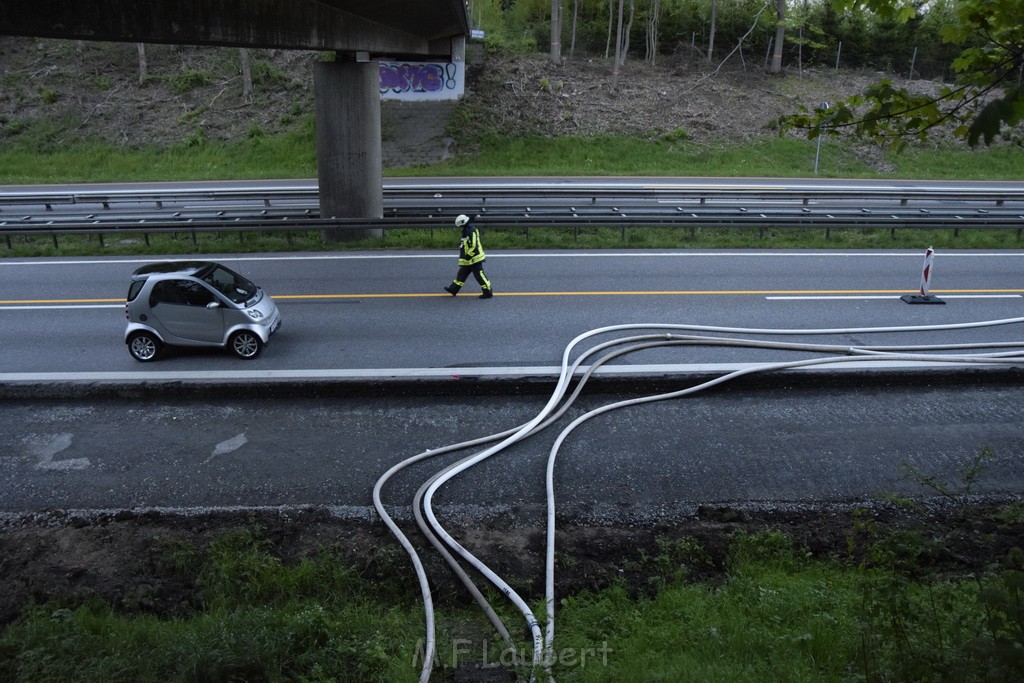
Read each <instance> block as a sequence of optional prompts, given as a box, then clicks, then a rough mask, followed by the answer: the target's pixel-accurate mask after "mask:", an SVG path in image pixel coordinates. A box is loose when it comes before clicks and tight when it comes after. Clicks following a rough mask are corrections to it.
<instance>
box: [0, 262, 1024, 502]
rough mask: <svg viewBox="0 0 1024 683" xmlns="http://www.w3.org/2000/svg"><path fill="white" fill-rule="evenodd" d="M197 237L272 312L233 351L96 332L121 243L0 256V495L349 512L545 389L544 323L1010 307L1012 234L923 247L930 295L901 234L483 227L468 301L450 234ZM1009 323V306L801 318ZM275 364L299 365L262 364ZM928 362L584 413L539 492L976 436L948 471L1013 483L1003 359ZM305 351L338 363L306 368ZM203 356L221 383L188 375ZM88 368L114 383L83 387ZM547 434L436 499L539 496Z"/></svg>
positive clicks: (549, 364) (678, 483)
mask: <svg viewBox="0 0 1024 683" xmlns="http://www.w3.org/2000/svg"><path fill="white" fill-rule="evenodd" d="M223 261H224V262H226V263H227V264H228V265H230V266H231V267H233V268H235V269H237V270H239V271H240V272H242V273H244V274H246V275H248V276H250V277H251V278H252V279H253V280H255V281H256V282H258V283H259V284H261V285H263V286H264V287H265V288H266V289H267V290H268V291H269V292H270V293H271V294H272V295H273V296H274V297H275V298H276V299H278V300H279V302H280V307H281V309H282V312H283V314H284V319H285V325H284V327H283V329H282V330H281V332H280V333H279V335H277V338H275V339H274V340H273V341H272V343H271V345H270V346H268V348H267V350H266V351H265V353H264V354H263V356H261V357H260V358H259V359H257V360H255V361H252V362H244V361H240V360H236V359H234V358H232V357H230V356H228V355H226V354H222V353H218V352H184V353H179V354H174V355H172V356H170V357H168V358H167V359H166V360H162V361H160V362H158V363H154V364H150V365H142V364H139V363H136V362H135V361H134V360H132V359H131V358H130V356H129V355H128V353H127V351H126V349H125V347H124V344H123V343H122V331H123V325H124V318H123V304H122V302H123V297H124V292H126V291H127V277H128V274H129V273H130V272H131V270H133V269H134V268H135V267H137V266H138V265H139V262H138V261H137V260H129V259H54V260H50V259H45V260H44V259H35V260H24V261H16V260H4V261H0V284H2V290H0V291H2V294H0V349H2V350H3V352H2V354H0V388H3V390H4V393H3V396H2V397H0V511H3V512H11V513H17V512H21V511H25V510H43V509H49V508H114V509H117V508H125V507H130V508H137V507H153V506H159V507H170V508H206V507H211V506H212V507H222V506H232V505H242V506H255V505H307V504H315V505H332V506H338V507H339V508H341V509H344V510H348V511H350V512H351V513H352V514H355V515H367V514H368V508H367V506H368V505H369V502H370V490H371V489H372V487H373V483H374V482H375V481H376V479H377V477H379V476H380V474H382V473H383V472H384V471H385V470H386V469H387V468H388V467H390V466H391V465H392V464H394V463H395V462H397V461H398V460H399V459H401V458H403V457H408V456H410V455H414V454H416V453H419V452H420V451H422V450H424V449H426V448H438V447H440V446H444V445H446V444H448V443H453V442H456V441H459V440H462V439H465V438H469V437H476V436H480V435H484V434H488V433H491V432H493V431H496V430H498V429H506V428H508V427H510V426H514V425H516V424H520V423H521V422H523V421H525V420H527V419H529V418H530V417H532V416H533V415H534V414H535V413H536V412H537V411H538V410H540V409H541V407H542V406H543V405H544V403H545V401H546V399H547V392H548V391H549V390H550V387H549V386H548V379H547V375H545V374H544V373H553V372H555V370H556V369H557V368H556V366H557V365H558V363H559V360H560V357H561V354H562V350H563V348H564V346H565V345H566V344H567V343H568V342H569V340H571V339H572V338H573V337H575V336H576V335H578V334H581V333H582V332H584V331H586V330H588V329H591V328H594V327H598V326H602V325H613V324H622V323H654V322H657V323H663V322H670V323H688V324H704V325H728V326H744V327H769V328H782V327H784V328H805V329H806V328H833V327H842V328H849V327H854V328H860V327H888V326H894V325H899V326H906V325H926V324H948V323H963V322H976V321H982V320H993V319H1008V318H1016V317H1020V316H1021V315H1022V313H1024V299H1022V298H1021V297H1022V294H1024V289H1022V283H1021V277H1020V275H1021V273H1022V272H1024V267H1022V266H1024V252H995V253H966V252H958V253H943V254H940V255H939V257H938V258H937V260H936V267H935V276H934V279H933V281H932V288H933V292H934V293H936V294H938V295H939V296H941V297H942V298H943V299H945V300H946V301H947V304H945V305H942V306H928V305H924V306H912V305H908V304H905V303H903V302H902V301H900V300H899V298H898V296H899V295H900V294H902V293H907V292H912V291H915V290H916V288H917V285H918V281H919V278H920V267H921V264H922V255H921V254H920V253H917V254H915V253H909V252H899V253H896V252H879V253H875V252H869V253H861V254H858V253H852V252H828V253H824V252H822V253H816V252H773V251H765V252H743V253H740V252H707V253H695V252H687V251H680V252H664V253H652V252H620V253H606V252H601V253H565V252H556V253H544V252H517V253H506V252H500V251H497V252H494V253H493V254H491V255H490V257H489V259H488V273H489V275H490V277H491V278H492V280H493V281H494V283H495V288H496V291H497V292H498V296H496V297H495V298H494V299H492V300H489V301H481V300H479V299H477V298H476V297H475V296H474V295H473V291H472V290H473V289H474V285H472V284H470V285H469V286H467V288H466V291H467V294H469V296H462V295H460V296H459V297H458V298H456V299H452V298H451V297H449V296H447V295H444V294H443V293H441V292H440V287H441V286H442V285H444V284H445V283H446V282H447V281H448V280H449V279H450V278H451V276H452V274H453V272H454V266H455V263H454V257H453V256H452V255H451V254H436V253H402V254H363V253H360V254H330V255H299V254H289V255H277V256H251V257H229V258H224V259H223ZM1021 337H1022V334H1021V326H1020V324H1019V323H1017V324H1014V325H1003V326H999V327H994V328H983V329H979V330H957V331H945V332H941V333H929V334H920V333H917V334H909V333H891V334H883V335H868V334H865V333H849V334H845V333H844V334H838V335H830V336H829V337H828V338H826V339H825V341H830V342H836V343H844V344H872V343H879V344H896V343H900V344H902V343H914V344H923V343H950V342H967V341H975V340H978V339H984V340H986V341H992V340H1005V341H1015V340H1020V339H1021ZM793 338H798V337H793ZM799 339H800V340H802V341H807V339H804V338H803V337H799ZM815 341H820V340H819V339H817V338H815ZM796 357H799V356H796ZM783 358H784V359H792V358H794V355H793V354H789V353H784V352H780V351H751V350H749V349H719V348H694V347H682V348H681V349H674V350H664V351H657V352H644V353H641V354H639V355H638V356H637V357H635V358H632V357H631V358H627V359H625V360H621V361H616V362H618V363H620V365H624V366H626V367H627V368H630V369H642V368H643V367H645V366H650V365H658V366H660V367H661V371H660V372H659V373H656V374H658V375H670V374H671V373H669V372H667V371H665V366H667V365H673V366H681V367H682V368H683V375H682V376H681V377H679V378H675V379H673V378H671V377H668V378H665V377H661V378H660V379H657V380H655V381H658V382H661V383H662V385H663V386H662V387H661V389H660V390H665V389H664V385H665V384H666V383H667V384H668V385H670V386H671V388H679V387H681V386H688V385H689V384H692V383H693V381H694V380H693V377H694V376H696V375H697V374H699V373H710V374H713V373H714V372H716V371H719V370H723V369H727V368H730V367H734V366H735V365H734V364H738V363H749V362H760V361H765V360H769V359H783ZM530 368H541V369H542V370H543V372H541V373H540V374H539V375H538V377H539V379H535V380H534V382H533V383H532V384H528V385H524V384H522V383H519V382H518V381H512V380H506V381H509V382H512V383H509V384H493V383H490V382H478V381H475V380H474V379H473V378H472V375H473V374H474V371H480V370H481V369H486V371H485V372H483V374H485V375H499V376H500V375H501V372H499V371H505V375H506V376H507V377H519V376H521V375H526V374H529V372H528V370H529V369H530ZM395 369H403V372H397V371H395ZM354 370H359V371H362V373H363V374H359V373H353V372H352V371H354ZM410 370H419V371H428V370H429V371H436V374H434V375H431V377H432V378H433V379H432V383H431V384H430V385H424V387H421V388H420V389H416V388H415V386H417V385H415V384H409V383H403V384H400V385H399V384H396V385H394V390H392V386H391V385H389V384H388V382H387V381H384V382H376V383H373V384H371V385H369V386H370V387H371V388H370V389H368V390H367V391H365V392H361V391H360V389H359V387H360V386H362V385H361V384H360V382H363V381H365V380H366V379H367V378H368V377H372V376H374V373H375V375H376V376H377V377H403V378H405V379H410V378H412V379H415V378H416V374H415V373H413V372H410ZM281 371H288V372H292V373H294V376H293V377H290V379H299V380H301V381H302V383H301V384H300V385H298V386H296V385H294V384H293V383H291V382H286V381H284V380H282V378H281V377H279V376H275V375H274V374H273V373H275V372H281ZM930 372H931V370H924V371H915V372H913V373H911V374H906V375H901V374H900V373H898V372H897V373H895V374H890V373H888V372H887V373H885V374H882V375H871V374H870V373H869V375H868V376H866V375H865V374H864V373H859V372H848V373H846V374H842V373H833V372H829V373H822V374H821V375H820V376H813V377H810V378H808V377H807V376H806V375H801V376H800V378H799V379H798V378H796V377H790V378H789V379H784V378H783V379H776V380H769V381H765V382H762V383H752V384H746V385H734V386H730V385H725V386H723V387H720V388H717V389H714V390H712V391H710V392H707V393H701V394H697V395H694V396H692V397H689V398H685V399H678V400H673V401H665V402H660V403H651V404H647V405H644V406H637V407H632V408H626V409H623V410H621V411H616V412H614V413H611V414H608V415H605V416H601V417H600V418H597V419H595V420H594V421H592V422H589V423H587V424H586V425H584V426H583V427H582V428H581V429H580V430H578V431H577V433H575V434H574V435H573V436H572V437H571V438H570V439H569V440H567V443H566V447H565V449H566V450H565V451H564V452H563V454H562V456H560V462H559V465H558V468H557V469H556V479H557V483H558V489H559V492H560V493H559V495H560V497H561V498H560V499H561V500H562V501H563V503H564V505H565V506H566V507H565V508H564V509H565V510H566V511H568V512H571V513H573V514H575V515H578V516H584V517H587V516H589V517H599V518H601V519H605V520H610V521H621V520H622V519H632V518H638V517H644V516H650V515H657V514H661V513H665V514H672V512H673V511H679V510H683V509H685V508H686V507H687V506H691V505H693V504H699V503H702V502H726V503H730V502H732V503H743V504H752V503H758V502H772V503H773V504H779V503H780V502H782V503H788V502H793V503H808V502H821V501H840V502H842V501H852V500H860V499H863V498H866V497H874V496H878V495H881V494H884V493H903V494H922V495H927V494H929V493H934V490H931V489H929V488H928V487H924V486H921V485H920V483H919V481H916V480H917V479H919V478H920V477H921V476H934V477H936V478H937V479H938V480H939V481H942V482H943V483H944V484H945V485H947V486H949V487H951V488H954V489H956V488H957V487H958V486H960V484H961V482H962V478H963V472H964V471H965V469H966V468H969V467H970V466H971V463H972V462H973V460H974V459H975V458H976V457H978V456H979V455H980V454H981V453H982V452H986V453H988V452H989V450H987V449H990V452H991V456H989V457H988V459H987V462H986V466H987V471H986V472H985V474H984V476H983V477H982V478H981V479H980V480H979V482H978V484H977V485H976V486H975V488H974V490H973V491H974V492H975V493H979V494H986V495H995V496H1008V495H1009V496H1014V495H1019V494H1020V493H1021V492H1022V491H1024V467H1021V466H1020V457H1021V455H1022V454H1024V419H1022V418H1024V400H1022V399H1024V383H1022V382H1021V379H1020V374H1019V373H1018V372H1015V371H1009V372H996V371H979V370H955V371H951V372H949V371H946V372H942V371H938V370H936V371H935V374H934V375H931V374H929V373H930ZM136 373H142V374H141V375H140V374H136ZM217 373H224V374H223V375H218V374H217ZM332 373H337V374H334V375H332ZM346 373H347V374H346ZM331 377H344V378H347V379H348V380H350V383H348V384H344V385H343V386H344V388H343V389H337V387H335V389H323V387H324V386H327V385H326V384H324V383H323V382H324V380H325V378H331ZM140 378H141V380H142V381H144V384H142V385H140V384H139V382H140ZM213 378H216V379H218V380H220V381H221V382H222V383H220V384H214V385H204V386H201V388H199V389H196V388H194V387H195V386H197V385H203V382H204V381H205V380H208V379H213ZM268 378H270V379H271V380H273V381H266V380H268ZM69 379H70V380H72V381H70V382H69V381H68V380H69ZM122 380H123V382H124V383H123V384H119V382H120V381H122ZM160 382H167V384H161V383H160ZM104 383H107V384H106V386H108V387H113V389H112V390H110V391H99V390H97V389H96V387H97V386H99V385H103V384H104ZM47 387H49V388H48V389H47ZM118 387H120V388H118ZM140 387H141V388H140ZM410 387H414V388H412V389H410ZM649 389H651V387H650V386H649V385H648V384H647V383H645V382H638V383H637V385H636V386H630V387H626V386H623V385H617V386H616V387H614V390H613V389H611V388H610V387H609V386H608V385H604V386H597V387H595V388H594V391H593V392H590V391H588V392H586V393H585V394H584V397H583V398H582V399H581V405H580V406H574V408H573V415H574V416H575V415H578V414H580V413H581V412H582V411H583V407H584V406H585V407H586V408H588V409H589V408H594V407H597V406H599V405H603V404H604V403H607V402H610V401H615V400H619V399H621V398H624V397H627V396H635V395H640V394H642V393H644V392H647V391H648V390H649ZM37 390H38V391H40V392H42V393H33V392H34V391H37ZM556 435H557V434H556V432H553V431H550V432H545V433H544V434H541V435H538V436H537V437H535V438H534V440H533V441H531V442H528V443H526V444H521V445H517V446H515V447H514V448H513V449H511V450H510V451H508V452H507V453H504V454H501V455H500V456H499V457H496V458H495V459H493V460H489V461H487V462H486V463H485V464H484V465H483V466H481V468H479V469H477V470H474V471H473V472H472V473H471V474H469V475H467V476H466V477H465V478H460V479H459V480H457V481H456V482H453V484H451V485H450V486H449V487H446V488H445V489H444V490H443V492H442V494H443V495H442V500H441V503H442V504H446V505H453V506H459V507H456V508H453V509H455V510H460V509H461V510H463V511H467V512H472V511H473V510H478V509H489V510H495V509H499V510H501V509H507V510H513V511H522V512H523V513H524V514H532V512H533V511H535V510H536V508H537V506H539V505H542V503H543V469H544V459H545V458H546V456H547V452H548V450H549V449H550V445H551V443H552V441H553V440H554V438H555V436H556ZM440 464H441V463H433V462H427V463H421V464H420V465H417V466H416V468H415V470H414V471H411V472H408V473H403V474H402V475H401V476H400V477H398V478H397V480H396V482H395V484H394V486H393V487H389V489H388V491H387V492H386V499H387V500H388V501H389V502H393V503H394V504H395V505H407V504H408V499H409V496H411V493H412V492H413V491H414V490H415V488H416V486H418V484H419V482H421V481H422V480H423V479H424V478H425V477H426V476H429V472H431V471H433V469H435V468H436V467H440Z"/></svg>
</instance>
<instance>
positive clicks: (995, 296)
mask: <svg viewBox="0 0 1024 683" xmlns="http://www.w3.org/2000/svg"><path fill="white" fill-rule="evenodd" d="M936 296H938V297H939V298H940V299H1020V298H1024V297H1022V295H1020V294H936ZM899 298H900V297H899V295H898V294H885V295H870V296H869V295H864V296H858V295H843V296H838V295H837V296H831V295H820V296H819V295H807V296H766V297H765V299H768V300H771V301H813V300H822V301H830V300H833V299H855V300H858V301H860V300H863V299H899Z"/></svg>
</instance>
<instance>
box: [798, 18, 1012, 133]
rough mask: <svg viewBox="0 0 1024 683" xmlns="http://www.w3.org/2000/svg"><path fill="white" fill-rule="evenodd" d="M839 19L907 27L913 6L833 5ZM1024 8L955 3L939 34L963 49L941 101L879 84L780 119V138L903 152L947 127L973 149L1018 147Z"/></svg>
mask: <svg viewBox="0 0 1024 683" xmlns="http://www.w3.org/2000/svg"><path fill="white" fill-rule="evenodd" d="M833 5H834V6H835V7H836V9H837V10H839V11H855V10H865V9H867V10H870V11H873V12H875V13H876V14H878V15H879V16H881V17H884V18H889V19H894V20H898V21H903V22H905V21H909V20H910V19H912V18H913V17H914V16H916V12H917V7H918V6H920V5H919V4H918V3H913V2H911V0H836V1H835V2H834V3H833ZM1022 18H1024V0H958V6H957V9H956V12H955V14H954V15H953V19H952V21H951V23H949V24H948V25H946V26H944V27H943V29H942V32H941V35H942V39H943V41H944V42H945V43H948V44H952V45H956V46H958V47H962V51H961V52H960V54H959V55H958V56H957V57H956V59H955V60H954V61H953V70H954V71H955V72H956V82H955V85H953V86H944V87H943V88H942V89H941V90H940V92H939V94H938V96H927V95H921V94H917V93H913V92H911V91H909V90H908V89H906V88H899V87H896V86H895V85H894V84H893V82H892V81H891V80H882V81H880V82H878V83H876V84H874V85H872V86H870V87H869V88H867V89H865V91H864V92H863V93H861V94H857V95H853V96H851V97H848V98H846V99H845V100H842V101H839V102H836V103H835V105H834V106H833V107H832V108H829V109H825V108H818V109H814V110H811V109H809V108H807V107H802V106H801V107H799V108H798V111H797V112H796V113H794V114H790V115H787V116H783V117H782V118H781V119H780V120H779V123H780V130H781V132H782V133H785V132H787V131H790V130H794V129H796V130H805V131H807V137H808V138H809V139H814V138H816V137H818V135H821V134H823V133H825V134H837V133H839V132H841V131H844V130H849V131H852V132H853V133H854V134H855V135H857V136H859V137H864V138H868V139H871V140H874V141H875V142H878V143H882V144H886V145H888V146H890V147H892V148H895V149H901V148H902V147H904V146H905V145H906V144H907V143H908V142H909V141H912V140H918V141H924V140H927V139H928V137H929V133H930V132H931V131H933V130H934V129H936V127H939V126H947V125H950V124H952V125H953V131H954V135H956V136H957V137H960V138H963V139H966V140H967V142H968V143H969V144H970V145H972V146H974V145H976V144H977V143H978V142H979V141H981V140H984V142H985V144H986V145H989V144H991V143H992V142H993V141H994V140H996V138H998V137H1000V136H1003V137H1006V138H1010V139H1016V141H1017V142H1018V144H1021V131H1020V130H1019V129H1018V128H1017V127H1018V126H1019V124H1020V123H1021V122H1022V121H1024V87H1022V86H1021V75H1022V70H1024V20H1022Z"/></svg>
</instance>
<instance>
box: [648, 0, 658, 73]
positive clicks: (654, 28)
mask: <svg viewBox="0 0 1024 683" xmlns="http://www.w3.org/2000/svg"><path fill="white" fill-rule="evenodd" d="M660 20H661V0H651V13H650V15H649V16H648V17H647V62H648V63H650V64H651V65H653V64H654V63H655V62H656V61H657V59H658V22H659V21H660Z"/></svg>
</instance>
